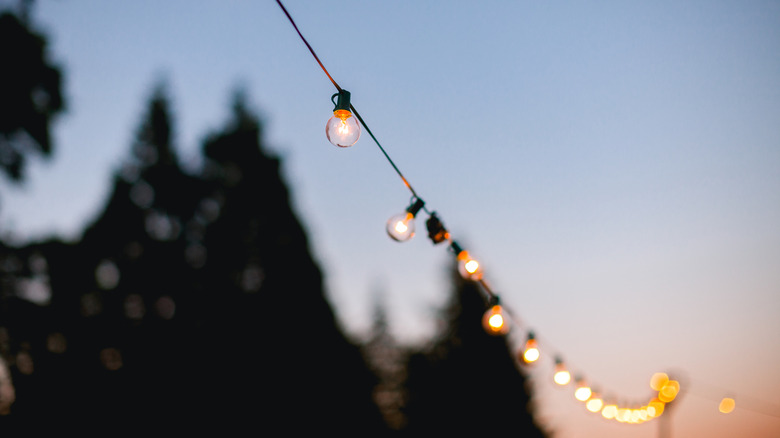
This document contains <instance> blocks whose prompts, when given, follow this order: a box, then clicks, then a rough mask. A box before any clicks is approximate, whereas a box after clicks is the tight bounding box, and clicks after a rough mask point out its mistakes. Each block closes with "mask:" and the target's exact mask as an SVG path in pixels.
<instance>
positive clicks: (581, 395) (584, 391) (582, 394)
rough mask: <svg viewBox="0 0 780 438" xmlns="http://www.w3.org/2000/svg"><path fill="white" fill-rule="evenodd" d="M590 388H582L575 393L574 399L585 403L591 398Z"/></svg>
mask: <svg viewBox="0 0 780 438" xmlns="http://www.w3.org/2000/svg"><path fill="white" fill-rule="evenodd" d="M590 394H591V391H590V388H589V387H587V386H580V387H579V388H577V389H576V390H575V391H574V398H576V399H577V400H579V401H585V400H587V399H589V398H590Z"/></svg>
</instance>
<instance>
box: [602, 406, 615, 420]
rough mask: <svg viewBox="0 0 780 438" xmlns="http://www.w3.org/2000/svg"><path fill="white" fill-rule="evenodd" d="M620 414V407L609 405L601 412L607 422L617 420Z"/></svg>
mask: <svg viewBox="0 0 780 438" xmlns="http://www.w3.org/2000/svg"><path fill="white" fill-rule="evenodd" d="M617 412H618V407H617V405H615V404H608V405H605V406H604V409H602V410H601V416H602V417H604V418H606V419H607V420H611V419H613V418H615V416H616V415H617Z"/></svg>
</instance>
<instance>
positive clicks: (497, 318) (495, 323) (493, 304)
mask: <svg viewBox="0 0 780 438" xmlns="http://www.w3.org/2000/svg"><path fill="white" fill-rule="evenodd" d="M482 327H484V328H485V331H486V332H488V333H489V334H491V335H504V334H506V333H507V332H509V321H507V319H506V318H505V317H504V309H503V308H502V307H501V305H499V304H498V297H493V299H491V300H490V305H489V307H488V310H487V311H486V312H485V314H484V315H483V316H482Z"/></svg>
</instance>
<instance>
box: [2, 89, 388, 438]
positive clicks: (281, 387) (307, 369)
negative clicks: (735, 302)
mask: <svg viewBox="0 0 780 438" xmlns="http://www.w3.org/2000/svg"><path fill="white" fill-rule="evenodd" d="M172 132H174V130H173V124H172V117H171V115H170V114H169V105H168V99H167V97H166V95H165V90H164V88H162V87H158V88H157V89H156V90H155V92H154V93H153V96H152V98H151V100H150V103H149V107H148V110H147V113H146V114H145V116H144V118H143V121H142V123H141V124H140V128H139V130H138V132H137V135H136V139H135V140H134V142H133V144H132V147H131V154H130V157H129V158H128V159H127V160H126V162H125V163H124V165H123V166H122V168H121V169H120V170H119V171H118V172H117V173H116V175H115V177H114V179H113V188H112V190H111V191H110V193H111V194H110V196H109V199H108V200H107V202H106V206H105V209H104V210H103V211H102V213H101V214H100V215H99V216H98V217H97V218H96V220H95V221H94V222H93V223H92V224H90V225H89V226H88V227H87V228H86V230H85V231H84V233H83V237H82V238H81V240H80V241H78V242H75V243H72V244H70V243H63V242H60V241H56V240H52V241H47V242H42V243H32V244H28V245H23V246H20V247H10V246H7V245H5V244H1V245H0V287H2V289H0V294H2V295H0V297H2V300H0V304H1V306H0V321H2V330H3V332H5V333H7V335H8V336H7V338H8V339H9V341H8V342H5V343H3V342H0V348H2V349H1V350H0V353H2V354H3V356H4V357H6V358H10V360H9V361H8V362H9V364H10V368H11V373H12V377H13V381H14V384H15V386H16V395H17V398H16V402H15V403H14V405H13V406H12V408H11V413H10V414H9V415H6V416H0V427H1V428H3V430H4V431H5V430H9V431H17V432H19V433H22V432H25V433H47V432H53V431H58V430H63V429H65V430H67V429H75V428H78V430H82V431H86V432H88V433H90V434H92V433H94V434H96V433H117V432H118V431H119V430H122V431H123V432H127V431H128V430H130V431H138V432H142V431H147V430H149V428H150V427H154V428H160V427H162V428H165V429H168V430H171V431H176V432H191V431H196V430H201V429H202V428H203V427H213V428H219V429H220V430H221V431H222V432H223V433H225V432H231V431H235V432H241V433H245V432H246V431H247V430H250V431H258V432H268V431H271V430H279V429H281V430H284V431H285V432H286V433H294V434H311V433H315V432H316V433H319V432H321V431H335V432H338V433H340V434H341V435H348V436H349V435H358V434H359V435H361V436H363V435H370V436H381V435H383V434H384V433H385V431H386V427H385V424H384V422H383V421H382V418H381V416H380V413H379V411H378V409H377V408H376V405H374V404H373V403H372V400H371V391H372V388H373V386H374V384H375V377H374V375H373V374H372V373H371V372H370V370H369V369H368V367H367V366H366V364H365V362H364V361H363V358H362V356H361V352H360V350H359V348H358V346H356V345H355V344H353V343H352V342H350V341H349V340H348V339H347V338H346V337H345V336H344V335H343V333H342V331H341V330H340V327H339V326H338V324H337V322H336V319H335V317H334V314H333V311H332V309H331V307H330V305H329V304H328V302H327V301H326V299H325V294H324V290H323V284H322V274H321V272H320V269H319V267H318V265H317V263H316V262H315V260H314V258H313V256H312V255H311V253H310V251H309V248H308V242H307V237H306V234H305V231H304V228H303V226H302V225H301V223H300V221H299V220H298V218H297V216H296V214H295V213H294V212H293V210H292V207H291V206H290V202H289V193H288V189H287V186H286V184H285V182H284V181H283V179H282V176H281V173H280V163H279V160H278V159H276V158H274V157H272V156H270V155H269V154H268V153H267V152H266V151H265V150H264V148H263V147H262V144H261V142H260V137H261V127H260V124H259V122H258V121H257V118H256V117H255V116H254V115H253V114H252V113H251V111H249V110H248V108H247V106H246V104H245V99H244V97H243V96H242V95H238V96H237V98H236V103H235V105H234V108H233V114H232V118H231V120H230V122H229V123H228V124H227V126H226V127H225V128H224V129H223V130H221V131H219V132H216V133H214V134H212V135H210V136H209V137H208V139H207V140H206V142H205V143H204V147H203V155H204V161H205V164H204V166H203V168H202V169H201V170H200V171H198V173H196V174H194V175H190V174H187V173H185V172H184V171H183V170H182V169H181V167H180V166H179V163H178V159H177V156H176V153H175V147H174V145H173V136H172ZM36 293H37V296H39V298H40V297H42V299H37V300H36V299H35V297H36ZM0 334H2V333H0ZM0 341H2V338H0ZM28 365H29V366H28ZM39 418H46V419H47V421H45V422H41V421H36V420H37V419H39Z"/></svg>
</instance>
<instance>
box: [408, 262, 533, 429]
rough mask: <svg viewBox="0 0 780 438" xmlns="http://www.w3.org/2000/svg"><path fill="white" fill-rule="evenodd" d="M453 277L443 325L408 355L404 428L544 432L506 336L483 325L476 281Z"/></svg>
mask: <svg viewBox="0 0 780 438" xmlns="http://www.w3.org/2000/svg"><path fill="white" fill-rule="evenodd" d="M453 278H454V279H455V280H454V286H455V287H454V294H453V297H452V300H451V302H450V304H449V305H448V306H447V308H446V309H445V311H444V312H443V315H444V317H445V320H446V327H445V329H444V331H443V332H442V333H440V334H439V335H438V338H437V339H434V340H433V342H432V343H431V344H430V345H429V346H428V348H427V350H425V351H421V352H417V353H415V354H413V355H412V356H411V357H410V359H409V365H408V375H409V377H408V380H407V390H408V394H409V399H408V403H407V406H406V409H405V414H406V419H407V421H408V426H407V428H406V432H407V433H408V434H410V435H411V436H463V435H464V434H474V435H477V434H485V433H490V434H494V433H499V434H508V435H509V434H511V436H522V437H542V436H544V435H545V434H544V432H543V431H542V430H541V429H540V428H539V427H538V426H537V425H536V424H535V423H534V419H533V416H532V415H531V406H530V401H531V396H530V392H529V391H530V388H529V387H528V385H527V382H526V378H525V375H524V373H523V371H522V369H519V368H518V366H517V363H516V361H515V359H514V357H513V353H512V351H511V349H510V348H509V345H508V344H507V339H506V338H505V337H502V336H492V335H489V334H487V333H486V332H485V330H484V329H483V328H482V315H483V313H484V312H485V310H486V304H487V303H486V302H485V299H484V298H483V296H482V294H481V291H480V290H479V289H478V285H477V284H476V283H473V282H471V281H465V280H463V279H461V278H460V276H458V275H453Z"/></svg>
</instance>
